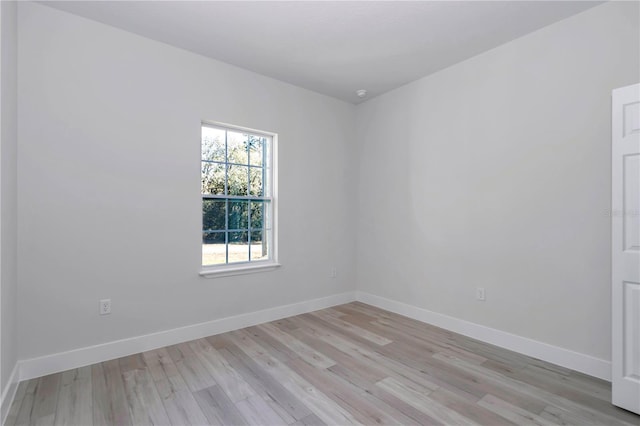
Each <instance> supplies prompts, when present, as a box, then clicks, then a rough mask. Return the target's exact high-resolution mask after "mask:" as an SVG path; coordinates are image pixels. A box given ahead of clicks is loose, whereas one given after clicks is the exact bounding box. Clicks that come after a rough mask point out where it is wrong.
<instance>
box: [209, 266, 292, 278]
mask: <svg viewBox="0 0 640 426" xmlns="http://www.w3.org/2000/svg"><path fill="white" fill-rule="evenodd" d="M279 267H280V264H279V263H275V262H265V263H261V264H257V265H251V264H249V265H247V264H244V265H231V266H218V267H203V268H202V270H200V276H201V277H204V278H219V277H231V276H234V275H244V274H253V273H256V272H266V271H273V270H274V269H277V268H279Z"/></svg>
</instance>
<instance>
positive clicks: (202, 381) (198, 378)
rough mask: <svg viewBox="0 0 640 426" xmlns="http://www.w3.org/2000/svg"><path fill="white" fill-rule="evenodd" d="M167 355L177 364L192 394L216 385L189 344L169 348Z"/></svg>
mask: <svg viewBox="0 0 640 426" xmlns="http://www.w3.org/2000/svg"><path fill="white" fill-rule="evenodd" d="M167 353H168V354H169V357H171V359H172V360H173V362H174V363H175V365H176V367H177V368H178V371H179V372H180V374H181V375H182V378H183V379H184V380H185V382H187V385H189V389H191V392H196V391H199V390H201V389H205V388H208V387H211V386H213V385H215V384H216V382H215V380H214V379H213V377H212V376H211V374H210V373H209V371H208V370H207V368H206V367H205V366H204V365H202V362H201V361H200V360H199V359H198V356H197V355H196V354H195V353H194V352H193V349H191V348H190V347H189V345H188V344H187V343H180V344H179V345H172V346H167Z"/></svg>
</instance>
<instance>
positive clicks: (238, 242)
mask: <svg viewBox="0 0 640 426" xmlns="http://www.w3.org/2000/svg"><path fill="white" fill-rule="evenodd" d="M248 240H249V236H248V232H246V231H245V232H229V263H233V262H248V261H249V241H248Z"/></svg>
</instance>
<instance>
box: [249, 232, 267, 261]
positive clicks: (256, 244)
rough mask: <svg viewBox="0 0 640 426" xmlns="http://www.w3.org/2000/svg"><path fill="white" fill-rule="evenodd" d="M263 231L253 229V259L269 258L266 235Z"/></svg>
mask: <svg viewBox="0 0 640 426" xmlns="http://www.w3.org/2000/svg"><path fill="white" fill-rule="evenodd" d="M263 234H266V233H263V232H262V231H251V260H260V259H268V258H269V247H268V245H267V239H266V235H263Z"/></svg>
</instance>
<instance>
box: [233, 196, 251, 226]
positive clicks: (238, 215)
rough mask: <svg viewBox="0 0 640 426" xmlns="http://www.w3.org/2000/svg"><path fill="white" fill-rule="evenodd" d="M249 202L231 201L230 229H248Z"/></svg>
mask: <svg viewBox="0 0 640 426" xmlns="http://www.w3.org/2000/svg"><path fill="white" fill-rule="evenodd" d="M248 209H249V202H248V201H236V200H229V228H228V229H248V228H249V220H248V213H249V212H248Z"/></svg>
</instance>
